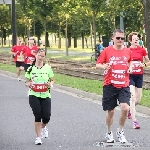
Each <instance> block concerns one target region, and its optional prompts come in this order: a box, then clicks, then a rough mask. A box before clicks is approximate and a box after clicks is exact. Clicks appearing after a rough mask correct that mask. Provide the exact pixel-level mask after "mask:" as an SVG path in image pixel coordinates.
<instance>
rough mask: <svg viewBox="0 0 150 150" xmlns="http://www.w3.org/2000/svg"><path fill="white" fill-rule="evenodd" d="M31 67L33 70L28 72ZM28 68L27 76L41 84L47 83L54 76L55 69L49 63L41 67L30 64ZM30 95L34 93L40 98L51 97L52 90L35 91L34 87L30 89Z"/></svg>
mask: <svg viewBox="0 0 150 150" xmlns="http://www.w3.org/2000/svg"><path fill="white" fill-rule="evenodd" d="M31 67H32V70H31V72H30V73H28V70H29V69H30V68H31ZM28 70H27V72H26V73H25V77H26V78H27V79H29V80H31V81H32V82H33V83H39V84H43V83H47V82H48V81H49V79H50V78H52V77H53V76H54V73H53V70H52V68H51V66H49V65H48V64H45V65H44V66H43V67H42V68H40V69H39V68H37V67H36V66H30V67H29V68H28ZM29 95H34V96H36V97H40V98H46V97H50V98H51V94H50V90H48V91H46V92H34V91H33V90H32V89H30V92H29Z"/></svg>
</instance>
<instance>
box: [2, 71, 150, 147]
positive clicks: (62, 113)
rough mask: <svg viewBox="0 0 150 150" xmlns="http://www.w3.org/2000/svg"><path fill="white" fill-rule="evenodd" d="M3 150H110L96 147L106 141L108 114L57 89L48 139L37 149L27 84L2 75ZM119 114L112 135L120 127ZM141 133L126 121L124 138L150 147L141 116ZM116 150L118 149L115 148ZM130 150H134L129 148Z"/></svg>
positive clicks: (148, 126) (148, 127)
mask: <svg viewBox="0 0 150 150" xmlns="http://www.w3.org/2000/svg"><path fill="white" fill-rule="evenodd" d="M0 85H1V86H0V106H1V108H0V120H1V123H0V127H1V128H0V135H1V137H0V150H99V149H110V148H102V147H100V146H98V145H96V144H97V143H98V142H101V141H104V140H105V139H104V136H105V132H106V127H105V118H104V117H105V112H104V111H102V107H101V104H100V102H98V101H92V99H88V98H82V97H78V96H77V95H76V94H74V93H70V92H67V91H64V90H63V89H58V88H56V87H55V85H54V88H53V89H52V91H51V94H52V116H51V121H50V123H49V125H48V129H49V138H48V139H43V144H42V145H41V146H37V145H34V140H35V132H34V126H33V123H34V117H33V115H32V111H31V109H30V107H29V104H28V97H27V96H26V95H27V88H26V87H25V86H24V82H23V81H20V82H18V81H17V80H16V79H15V78H13V77H9V76H6V75H3V74H1V73H0ZM118 115H119V110H118V109H117V110H116V113H115V120H114V125H113V128H112V130H113V132H114V133H115V132H116V128H117V127H118ZM137 118H138V120H139V123H140V125H141V129H140V130H133V129H132V121H131V120H127V122H126V126H125V135H126V138H127V139H128V141H133V142H136V145H138V144H139V145H140V146H139V147H136V148H135V149H141V150H148V149H149V147H150V118H149V116H147V115H143V114H140V115H139V116H138V117H137ZM114 149H115V148H114ZM120 149H123V148H120ZM127 149H131V148H127Z"/></svg>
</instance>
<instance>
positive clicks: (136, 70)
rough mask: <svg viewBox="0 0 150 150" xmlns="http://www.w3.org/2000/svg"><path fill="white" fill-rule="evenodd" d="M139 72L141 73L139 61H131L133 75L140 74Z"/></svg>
mask: <svg viewBox="0 0 150 150" xmlns="http://www.w3.org/2000/svg"><path fill="white" fill-rule="evenodd" d="M141 71H142V68H141V61H133V68H132V72H133V73H140V72H141Z"/></svg>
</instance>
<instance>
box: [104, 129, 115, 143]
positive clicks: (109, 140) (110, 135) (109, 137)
mask: <svg viewBox="0 0 150 150" xmlns="http://www.w3.org/2000/svg"><path fill="white" fill-rule="evenodd" d="M105 138H106V140H107V143H114V142H115V140H114V138H113V133H112V131H111V132H109V133H106V137H105Z"/></svg>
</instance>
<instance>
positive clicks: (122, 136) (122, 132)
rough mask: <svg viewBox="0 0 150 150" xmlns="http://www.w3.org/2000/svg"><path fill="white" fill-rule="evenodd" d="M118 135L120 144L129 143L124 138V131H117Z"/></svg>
mask: <svg viewBox="0 0 150 150" xmlns="http://www.w3.org/2000/svg"><path fill="white" fill-rule="evenodd" d="M116 135H117V137H118V140H119V142H120V143H126V142H127V140H126V138H125V136H124V131H123V130H122V131H121V132H119V131H117V132H116Z"/></svg>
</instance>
